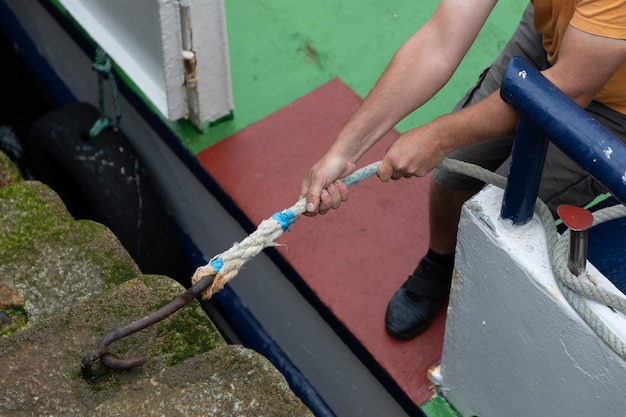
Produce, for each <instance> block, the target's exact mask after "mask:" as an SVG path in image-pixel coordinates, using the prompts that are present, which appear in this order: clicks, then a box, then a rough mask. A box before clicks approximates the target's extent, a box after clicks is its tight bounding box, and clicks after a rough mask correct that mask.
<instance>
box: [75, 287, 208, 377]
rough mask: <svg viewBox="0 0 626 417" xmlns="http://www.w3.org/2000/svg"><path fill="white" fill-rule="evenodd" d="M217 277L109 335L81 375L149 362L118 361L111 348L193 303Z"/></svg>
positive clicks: (139, 359)
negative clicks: (97, 364)
mask: <svg viewBox="0 0 626 417" xmlns="http://www.w3.org/2000/svg"><path fill="white" fill-rule="evenodd" d="M214 280H215V275H206V276H204V277H202V278H201V279H200V280H199V281H198V282H196V283H195V284H193V285H192V286H191V287H190V288H189V289H188V290H187V291H185V292H184V293H182V294H181V295H179V296H178V297H176V298H175V299H174V300H172V301H170V302H169V303H168V304H166V305H164V306H163V307H161V308H160V309H158V310H156V311H154V312H152V313H150V314H148V315H147V316H145V317H142V318H140V319H138V320H135V321H134V322H132V323H129V324H126V325H124V326H122V327H118V328H117V329H114V330H112V331H110V332H109V333H107V334H106V335H105V336H104V337H103V338H102V339H101V340H100V343H99V344H98V347H97V348H96V349H95V350H92V351H91V352H89V353H87V354H86V355H85V356H84V357H83V360H82V361H81V364H80V369H81V373H82V375H83V377H84V378H91V377H93V376H95V375H96V374H97V373H98V372H97V371H98V370H100V371H103V369H104V368H110V369H130V368H135V367H137V366H141V365H143V364H144V363H146V361H147V360H148V359H147V358H143V357H135V358H128V359H116V358H114V357H112V356H111V354H110V353H109V346H110V345H111V343H113V342H115V341H116V340H119V339H122V338H124V337H126V336H129V335H131V334H133V333H136V332H138V331H140V330H143V329H145V328H146V327H149V326H152V325H153V324H155V323H157V322H159V321H161V320H164V319H165V318H167V317H169V316H170V315H171V314H173V313H175V312H176V311H178V310H179V309H181V308H182V307H184V306H185V305H187V304H189V303H190V302H191V301H193V300H194V299H196V297H197V296H199V295H200V294H201V293H202V292H203V291H204V290H206V289H207V288H209V287H210V286H211V285H213V281H214ZM96 362H99V366H98V367H97V368H96V369H95V370H94V365H95V363H96Z"/></svg>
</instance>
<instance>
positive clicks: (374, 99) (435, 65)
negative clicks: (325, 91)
mask: <svg viewBox="0 0 626 417" xmlns="http://www.w3.org/2000/svg"><path fill="white" fill-rule="evenodd" d="M495 4H496V0H441V2H440V4H439V5H438V7H437V9H436V10H435V12H434V13H433V15H432V17H431V18H430V19H429V20H428V21H427V22H426V23H425V24H424V26H422V27H421V28H420V29H419V30H418V31H417V32H416V33H415V34H414V35H413V36H411V38H410V39H409V40H407V42H405V43H404V44H403V45H402V47H400V49H399V50H398V51H397V52H396V54H395V55H394V57H393V58H392V60H391V62H390V63H389V65H388V67H387V68H386V70H385V71H384V72H383V74H382V75H381V77H380V78H379V80H378V81H377V82H376V84H375V85H374V87H373V88H372V90H371V92H370V93H369V94H368V96H367V97H366V99H365V100H364V101H363V103H362V105H361V106H360V107H359V108H358V109H357V111H356V112H355V113H354V114H353V115H352V116H351V117H350V119H349V120H348V121H347V123H346V124H345V126H344V127H343V129H342V130H341V132H340V133H339V135H338V136H337V138H336V140H335V142H334V143H333V144H332V146H331V147H330V148H329V149H328V151H327V152H326V153H325V154H324V156H323V157H322V158H321V159H320V161H319V162H318V163H317V164H316V165H315V166H314V167H313V168H312V169H311V171H310V172H309V173H308V175H307V176H306V177H305V179H304V180H303V182H302V185H301V188H300V193H301V195H302V196H304V195H306V196H307V197H308V200H309V204H310V206H309V207H308V211H309V212H310V213H313V214H314V213H316V212H317V210H318V205H319V202H320V196H321V199H322V208H321V210H320V212H321V213H324V212H326V211H328V209H329V208H330V207H335V208H336V207H338V206H339V204H340V203H341V201H342V200H343V201H345V199H347V190H346V189H345V187H344V186H343V184H341V183H340V182H337V183H335V182H334V181H335V180H336V179H338V178H340V177H342V176H344V175H347V174H348V173H350V172H352V171H353V170H354V169H355V167H356V165H355V163H356V162H357V160H358V159H359V158H360V157H361V156H362V155H363V154H364V153H365V152H366V151H367V150H368V149H369V148H370V147H371V146H372V145H373V144H375V143H376V142H377V141H378V140H379V139H380V138H381V137H383V136H384V135H385V133H387V132H388V131H389V130H390V129H391V128H392V127H393V126H395V124H396V123H398V122H399V121H400V120H401V119H402V118H404V117H405V116H406V115H407V114H409V113H410V112H412V111H413V110H415V109H416V108H418V107H420V106H421V105H422V104H424V103H425V102H427V101H428V100H429V99H430V98H431V97H432V96H433V95H434V94H435V93H436V92H437V91H439V89H441V87H443V86H444V85H445V83H446V82H447V81H448V80H449V79H450V77H451V76H452V74H453V73H454V71H455V70H456V68H457V67H458V65H459V63H460V62H461V60H462V59H463V57H464V56H465V54H466V53H467V50H468V49H469V47H470V46H471V44H472V43H473V42H474V40H475V39H476V36H477V34H478V32H479V31H480V28H481V27H482V25H483V24H484V22H485V20H486V19H487V17H488V16H489V13H490V12H491V10H492V9H493V7H494V6H495ZM337 187H339V188H337Z"/></svg>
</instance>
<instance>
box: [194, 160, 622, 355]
mask: <svg viewBox="0 0 626 417" xmlns="http://www.w3.org/2000/svg"><path fill="white" fill-rule="evenodd" d="M379 165H380V161H378V162H374V163H372V164H370V165H367V166H366V167H364V168H361V169H359V170H357V171H355V172H354V173H352V174H350V175H348V176H347V177H345V178H343V179H342V181H343V182H344V183H345V184H346V186H347V187H350V186H352V185H354V184H357V183H359V182H361V181H363V180H365V179H366V178H369V177H371V176H373V175H374V174H375V173H376V170H377V169H378V166H379ZM438 168H440V169H444V170H447V171H451V172H455V173H459V174H463V175H467V176H471V177H473V178H476V179H478V180H480V181H482V182H485V183H488V184H492V185H494V186H496V187H499V188H504V187H505V185H506V178H505V177H503V176H501V175H498V174H495V173H493V172H491V171H488V170H486V169H484V168H481V167H479V166H477V165H473V164H470V163H467V162H463V161H458V160H453V159H449V158H444V159H443V160H442V161H441V163H440V164H439V166H438ZM305 210H306V197H304V198H302V199H300V200H298V201H297V202H296V203H295V204H294V205H293V206H292V207H290V208H288V209H286V210H283V211H280V212H277V213H275V214H274V215H272V217H270V218H269V219H266V220H263V221H262V222H261V224H260V225H259V226H258V228H257V229H256V230H255V231H254V232H253V233H252V234H250V235H249V236H248V237H246V238H245V239H244V240H243V241H241V242H239V243H235V244H234V245H233V246H232V247H231V248H230V249H228V250H227V251H225V252H223V253H221V254H219V255H216V256H215V257H213V258H212V259H211V261H210V262H209V263H208V264H207V265H205V266H201V267H199V268H198V269H197V270H196V272H195V273H194V275H193V277H192V283H196V282H197V281H199V280H200V279H201V278H202V277H204V276H206V275H215V281H214V282H213V285H211V286H210V287H209V288H207V289H206V290H205V291H204V292H203V293H202V298H203V299H207V298H210V297H211V296H212V295H213V294H215V293H216V292H218V291H219V290H221V289H222V288H223V287H224V285H226V283H228V282H229V281H230V280H231V279H233V278H234V277H235V276H236V275H237V274H238V273H239V271H240V270H241V269H242V268H243V265H244V264H245V263H246V262H248V261H249V260H250V259H252V258H254V257H255V256H256V255H257V254H259V253H260V252H261V251H262V250H263V249H265V248H267V247H272V246H278V245H279V244H278V243H276V242H275V239H277V238H278V237H280V236H281V235H282V234H283V233H284V232H285V231H286V230H288V229H289V226H291V225H292V224H293V223H295V222H296V220H298V218H300V216H301V215H302V214H303V213H304V212H305ZM535 213H536V214H537V216H538V218H539V220H540V221H541V223H542V225H543V228H544V232H545V235H546V245H547V250H548V257H549V259H550V267H551V269H552V273H553V275H554V277H555V280H556V282H557V284H558V286H559V288H560V289H561V291H562V293H563V294H564V296H565V298H566V299H567V301H568V302H569V304H570V305H571V306H572V308H573V309H574V310H575V311H576V313H577V314H578V315H579V316H580V317H581V318H582V319H583V320H584V321H585V322H586V323H587V324H588V325H589V327H590V328H591V329H592V330H593V331H594V332H595V333H596V334H597V335H598V337H599V338H600V339H602V341H603V342H604V343H605V344H606V345H607V346H608V347H609V348H611V349H612V350H613V351H614V352H615V353H617V354H618V355H619V356H620V357H621V358H622V359H624V360H626V343H625V342H624V341H623V340H621V339H620V338H619V337H618V336H617V335H615V333H613V331H612V330H611V329H609V328H608V327H607V326H606V325H605V324H604V322H602V320H601V319H600V318H599V317H598V316H597V314H595V313H594V312H593V311H592V310H591V309H590V308H589V306H588V305H587V304H586V302H585V299H589V300H593V301H597V302H599V303H602V304H605V305H607V306H609V307H611V308H613V309H615V310H619V311H620V312H622V313H624V314H626V298H625V297H624V296H620V295H616V294H613V293H610V292H608V291H606V290H603V289H601V288H599V287H597V286H595V285H594V284H593V283H592V282H591V281H590V280H588V279H586V278H585V277H584V275H586V274H581V277H577V276H575V275H574V274H572V273H571V272H570V271H569V269H568V267H567V251H568V241H569V231H566V232H565V233H564V234H563V236H561V238H559V235H558V232H557V230H556V226H555V222H554V218H553V216H552V213H551V212H550V210H549V209H548V207H547V206H546V204H545V203H544V202H543V201H541V200H540V199H537V202H536V204H535ZM624 216H626V207H625V206H623V205H616V206H613V207H608V208H605V209H602V210H599V211H597V212H596V213H594V223H593V226H595V225H597V224H600V223H603V222H606V221H609V220H612V219H616V218H619V217H624Z"/></svg>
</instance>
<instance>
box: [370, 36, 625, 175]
mask: <svg viewBox="0 0 626 417" xmlns="http://www.w3.org/2000/svg"><path fill="white" fill-rule="evenodd" d="M625 59H626V40H619V39H610V38H604V37H600V36H596V35H591V34H589V33H585V32H582V31H580V30H578V29H575V28H574V27H572V26H570V27H568V29H567V31H566V33H565V36H564V38H563V43H562V45H561V48H560V51H559V59H558V61H557V63H556V64H555V65H554V66H552V67H551V68H549V69H547V70H545V71H543V75H544V76H545V77H546V78H548V79H549V80H550V81H551V82H552V83H554V84H555V85H556V86H557V87H558V88H560V89H561V90H562V91H563V92H564V93H565V94H567V95H568V96H569V97H570V98H572V99H573V100H574V101H575V102H576V103H577V104H579V105H580V106H581V107H586V106H587V105H588V104H589V103H590V102H591V101H592V100H593V97H594V96H595V95H596V93H597V92H598V91H599V90H600V88H602V86H603V85H604V84H605V83H606V82H607V81H608V80H609V78H610V77H611V75H613V73H614V72H615V71H616V70H617V69H618V68H619V66H620V65H621V64H622V63H623V62H624V60H625ZM516 121H517V113H516V112H515V111H514V110H513V108H512V107H510V106H509V105H507V104H506V103H505V102H504V101H502V99H501V98H500V94H499V92H495V93H493V94H492V95H490V96H488V97H486V98H485V99H484V100H482V101H481V102H479V103H476V104H475V105H473V106H470V107H467V108H465V109H463V110H461V111H459V112H456V113H453V114H449V115H446V116H443V117H441V118H439V119H437V120H435V121H433V122H431V123H429V124H427V125H424V126H421V127H419V128H416V129H413V130H411V131H409V132H407V133H405V134H403V135H401V136H400V137H399V138H398V139H397V140H396V141H395V142H394V144H393V145H392V146H391V147H390V149H389V151H388V152H387V154H386V155H385V158H384V160H383V163H382V164H381V166H380V168H379V170H378V176H379V177H380V178H381V180H383V181H387V180H389V179H390V178H391V179H398V178H401V177H410V176H423V175H425V174H426V173H427V172H429V171H430V170H432V169H433V168H434V167H435V166H437V164H438V163H439V162H440V161H441V159H442V158H443V157H444V156H445V155H446V154H447V153H448V152H450V151H452V150H455V149H458V148H462V147H465V146H468V145H472V144H476V143H480V142H486V141H489V140H493V139H497V138H500V137H503V136H505V135H510V134H512V132H513V131H514V129H515V124H516Z"/></svg>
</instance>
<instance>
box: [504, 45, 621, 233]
mask: <svg viewBox="0 0 626 417" xmlns="http://www.w3.org/2000/svg"><path fill="white" fill-rule="evenodd" d="M500 95H501V97H502V99H503V100H504V101H505V102H507V103H509V104H510V105H512V106H513V107H515V109H516V110H517V111H518V113H519V115H520V121H519V122H518V126H517V129H516V135H515V143H514V145H513V152H512V155H511V167H510V173H509V177H508V182H507V186H506V188H505V190H504V198H503V202H502V210H501V216H502V217H503V218H505V219H510V220H512V221H513V223H514V224H516V225H522V224H525V223H527V222H528V221H530V219H532V216H533V209H534V205H535V201H536V199H537V196H538V194H539V182H540V180H541V173H542V171H543V163H544V161H545V158H546V152H547V149H548V143H549V141H552V142H553V143H554V144H555V145H556V146H557V147H558V148H559V149H561V150H562V151H563V152H564V153H565V154H566V155H568V156H569V157H570V158H571V159H572V160H574V161H575V162H577V163H578V164H579V165H580V166H581V167H582V168H583V169H584V170H585V171H587V172H588V173H589V174H591V175H592V176H593V177H594V178H595V179H597V180H598V181H599V182H600V183H602V184H603V185H604V186H605V187H606V188H607V189H608V190H609V191H610V192H611V193H612V194H613V195H614V196H615V197H616V198H617V199H619V200H620V201H621V202H622V203H624V202H626V146H625V145H624V144H622V143H621V142H620V141H619V140H618V139H617V138H616V137H615V136H613V135H612V134H611V133H610V132H609V131H608V130H607V129H606V128H604V127H603V126H602V125H601V124H600V123H598V122H597V121H596V120H595V119H593V118H592V117H591V116H590V115H589V114H588V113H587V112H586V111H585V110H583V109H582V108H581V107H580V106H578V105H577V104H576V103H574V101H573V100H571V99H570V98H569V97H567V96H566V95H565V94H564V93H563V92H562V91H560V90H559V89H558V88H557V87H556V86H555V85H554V84H552V83H551V82H550V81H548V80H547V79H546V78H545V77H544V76H543V75H542V74H541V73H540V72H539V71H538V70H537V69H535V68H534V67H532V65H531V64H529V63H528V62H527V61H526V60H524V59H523V58H521V57H518V56H515V57H513V58H512V59H511V61H510V62H509V65H508V66H507V68H506V70H505V73H504V78H503V81H502V87H501V90H500Z"/></svg>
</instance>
